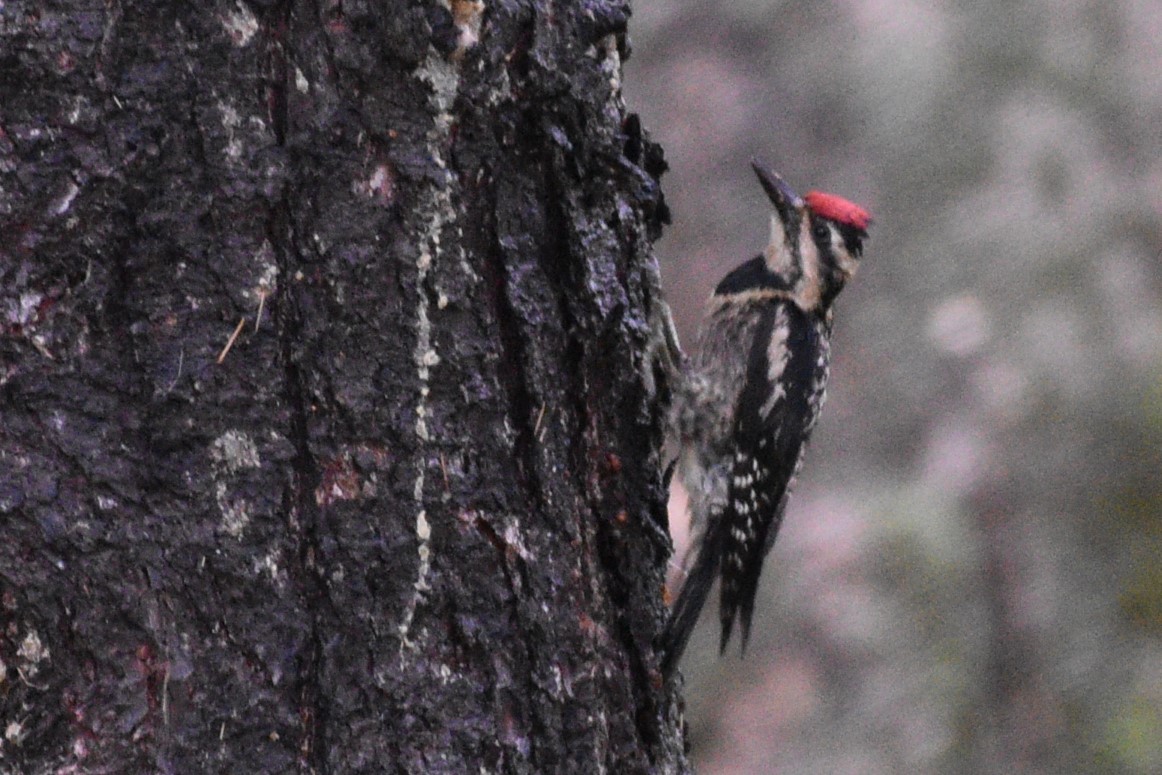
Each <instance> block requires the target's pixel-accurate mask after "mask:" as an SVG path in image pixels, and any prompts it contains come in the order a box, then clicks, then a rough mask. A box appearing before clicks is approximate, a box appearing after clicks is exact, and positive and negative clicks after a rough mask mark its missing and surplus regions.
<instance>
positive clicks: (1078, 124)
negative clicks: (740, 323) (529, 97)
mask: <svg viewBox="0 0 1162 775" xmlns="http://www.w3.org/2000/svg"><path fill="white" fill-rule="evenodd" d="M630 34H631V40H632V45H633V56H632V57H631V59H630V60H629V62H628V63H627V66H626V77H625V89H626V92H627V94H626V98H627V102H628V104H629V108H630V110H633V111H637V112H640V113H641V114H642V117H643V120H644V123H645V125H646V126H647V127H648V128H649V129H650V131H651V132H652V133H653V135H654V137H655V138H656V139H658V140H660V142H661V143H662V144H663V146H664V147H665V149H666V154H667V157H668V159H669V162H670V165H671V171H670V173H669V174H668V175H667V177H666V178H665V179H664V181H663V183H664V187H665V191H666V195H667V198H668V200H669V203H670V206H671V208H672V210H673V213H674V224H673V226H672V227H670V228H669V229H668V230H667V231H666V233H665V235H664V236H663V238H662V240H661V241H660V242H659V243H658V245H657V252H658V255H659V258H660V261H661V262H662V267H663V273H664V278H665V283H666V288H667V294H668V298H669V301H670V303H671V305H672V306H673V308H674V312H675V315H676V317H677V321H678V325H679V329H680V331H681V333H682V335H683V341H684V342H685V343H686V344H687V346H692V344H693V341H694V332H695V330H696V328H697V323H698V319H699V316H700V314H701V309H702V305H703V303H704V301H705V299H706V297H707V296H708V295H709V294H710V291H711V290H712V289H713V287H714V285H715V284H716V282H717V280H718V279H719V278H720V277H721V276H722V275H723V274H725V272H726V271H727V270H728V269H730V268H732V267H733V266H734V265H736V264H737V263H740V262H741V261H742V260H744V259H746V258H749V257H750V256H752V255H754V254H756V253H757V252H758V251H759V249H760V248H761V246H762V245H763V244H764V242H765V239H766V230H767V218H768V206H767V203H766V200H765V198H764V196H763V194H762V191H761V189H760V188H759V187H758V185H757V183H756V182H755V180H754V179H753V176H752V173H751V171H750V167H749V165H748V163H747V161H748V159H749V157H750V156H752V155H757V156H760V157H762V158H764V159H766V160H767V161H768V162H769V163H770V164H771V165H772V166H773V167H774V168H775V169H777V170H779V171H780V172H782V173H783V174H784V176H785V177H786V178H787V179H788V180H789V181H790V182H791V183H792V185H794V186H796V187H797V188H799V189H800V191H802V190H805V189H808V188H821V189H824V190H830V191H834V192H836V193H840V194H842V195H844V196H847V197H849V198H851V199H853V200H854V201H856V202H859V203H861V204H863V205H865V206H867V207H868V208H869V209H870V210H871V211H872V213H873V214H874V216H875V217H876V223H875V225H874V226H873V228H872V238H871V240H870V242H869V244H868V245H867V252H866V254H865V260H864V264H863V268H862V270H861V274H860V276H859V277H857V278H856V280H855V282H854V283H853V284H852V285H851V286H850V287H849V288H848V290H846V291H845V292H844V294H843V296H842V297H841V298H840V300H839V304H838V310H837V326H836V333H835V338H834V342H833V348H834V350H833V352H834V360H833V372H832V381H831V389H830V391H829V393H830V396H831V397H830V399H829V404H828V407H827V410H826V411H825V412H824V416H823V420H822V421H821V424H820V426H819V427H818V428H817V430H816V432H815V440H814V442H813V446H812V449H811V452H810V454H809V457H808V462H807V465H806V467H805V469H804V475H803V477H802V478H801V479H800V482H799V485H798V487H797V488H796V496H795V498H794V499H793V500H792V502H791V507H790V509H789V512H788V518H787V521H786V522H785V523H784V527H783V533H782V535H781V538H780V541H779V543H778V544H777V545H776V548H775V550H774V552H773V553H772V555H771V557H770V558H769V559H768V564H767V567H766V571H765V573H764V578H763V584H762V590H761V593H760V596H761V600H760V604H759V609H760V613H759V614H758V615H757V618H756V626H755V635H754V637H753V639H752V642H751V647H750V649H749V652H748V653H747V655H746V658H745V661H739V657H738V653H737V651H731V652H730V653H728V655H727V656H725V657H723V658H721V659H720V658H718V656H717V654H716V649H715V647H714V644H715V643H716V637H715V634H714V633H713V632H712V629H713V627H714V626H715V621H714V620H715V619H716V617H715V616H713V615H707V616H704V617H703V622H702V627H701V629H700V631H699V633H698V635H697V636H696V640H695V642H694V644H693V646H692V648H691V651H690V652H689V653H688V655H687V657H686V660H685V663H684V668H685V669H684V672H685V674H686V678H687V698H688V702H689V705H688V713H687V715H688V719H689V723H690V727H691V740H692V743H693V745H694V760H695V762H696V764H697V765H698V767H699V770H700V771H701V772H704V773H762V772H828V773H889V772H890V773H895V772H942V773H943V772H951V773H955V772H964V773H981V772H1007V773H1013V772H1020V773H1024V772H1044V773H1064V772H1109V773H1157V772H1162V519H1160V515H1162V3H1159V2H1158V1H1157V0H1028V1H1027V2H1019V3H1018V2H1011V1H1005V0H971V1H970V0H944V1H943V2H936V3H921V2H918V0H824V1H823V2H815V3H794V2H777V1H774V0H768V1H765V2H758V1H757V0H730V1H729V2H726V1H725V0H671V1H670V2H666V3H662V2H646V1H645V0H638V2H636V3H635V8H634V17H633V19H632V20H631V25H630ZM671 509H672V512H674V513H673V521H674V522H675V524H676V525H677V524H678V523H679V522H680V521H681V520H682V518H683V517H682V516H681V509H682V494H681V493H680V492H679V493H676V494H675V498H674V501H673V503H672V504H671ZM679 532H680V530H679Z"/></svg>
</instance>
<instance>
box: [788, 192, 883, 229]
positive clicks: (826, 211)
mask: <svg viewBox="0 0 1162 775" xmlns="http://www.w3.org/2000/svg"><path fill="white" fill-rule="evenodd" d="M803 200H804V201H805V202H807V207H809V208H811V212H813V213H815V214H816V215H819V216H822V217H823V218H829V219H830V220H833V221H835V222H836V223H842V224H845V225H847V226H851V227H853V228H856V229H859V230H860V231H867V227H868V226H870V225H871V222H872V217H871V213H869V212H868V211H867V210H865V209H863V208H862V207H860V206H859V205H857V204H855V203H854V202H849V201H847V200H846V199H844V198H843V197H841V196H836V195H835V194H825V193H823V192H822V191H808V192H807V193H806V195H804V197H803Z"/></svg>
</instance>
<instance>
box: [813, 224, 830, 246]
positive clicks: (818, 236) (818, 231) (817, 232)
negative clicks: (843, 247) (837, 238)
mask: <svg viewBox="0 0 1162 775" xmlns="http://www.w3.org/2000/svg"><path fill="white" fill-rule="evenodd" d="M811 236H812V237H814V238H815V241H816V242H824V243H826V242H830V241H831V227H830V226H828V225H827V224H826V223H824V222H823V221H817V222H816V223H815V225H814V226H812V227H811Z"/></svg>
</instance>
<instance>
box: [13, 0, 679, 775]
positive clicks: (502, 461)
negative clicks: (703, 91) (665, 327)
mask: <svg viewBox="0 0 1162 775" xmlns="http://www.w3.org/2000/svg"><path fill="white" fill-rule="evenodd" d="M627 15H628V9H627V8H626V6H625V5H624V4H623V3H619V2H598V1H597V0H593V1H592V2H589V1H587V2H579V3H573V4H563V3H551V2H548V0H537V1H533V0H527V1H526V2H516V1H514V2H500V1H499V0H497V1H494V2H489V3H488V4H487V7H485V8H484V10H483V15H482V18H481V16H480V13H479V8H478V7H477V6H475V5H474V4H472V3H464V2H459V1H458V2H455V3H453V8H451V9H449V8H447V7H444V6H443V5H441V4H440V3H439V2H435V1H434V0H433V2H428V3H411V2H403V1H402V0H396V1H395V2H377V3H362V2H338V1H337V0H335V1H334V2H320V3H310V2H284V3H279V2H257V1H256V2H249V3H247V2H233V0H230V1H227V0H219V2H213V3H206V4H193V3H176V2H175V3H168V4H166V3H156V2H148V3H147V2H115V1H114V2H108V3H91V4H84V3H79V2H73V3H68V2H60V3H51V2H46V3H33V2H27V3H21V2H16V3H12V2H9V3H5V4H4V5H3V7H2V8H0V229H2V231H0V314H2V318H0V413H2V424H0V531H2V536H3V538H2V541H0V660H2V663H3V670H0V722H2V724H0V726H3V729H0V733H3V738H2V739H0V769H2V768H7V769H12V770H15V771H20V772H41V771H45V772H47V771H54V772H55V771H62V772H63V771H73V770H70V769H69V768H70V767H73V768H75V769H76V770H79V771H84V772H152V771H160V772H180V773H187V772H288V771H303V772H307V771H310V772H319V773H337V772H361V771H365V772H381V771H399V772H480V771H488V772H596V771H599V770H600V769H602V768H607V769H608V770H609V771H616V772H644V771H676V770H680V769H683V768H684V763H683V759H682V754H681V749H680V736H679V732H678V730H677V728H676V724H675V722H674V719H673V714H672V712H671V710H670V708H671V702H672V698H670V697H668V696H667V695H666V694H665V690H664V689H663V688H662V686H661V682H660V680H659V675H658V673H657V670H656V655H655V654H654V653H653V651H652V648H651V645H650V644H651V640H652V638H653V636H654V634H655V632H656V630H657V627H658V625H659V619H660V617H661V616H662V614H663V606H662V601H661V594H660V593H661V589H662V580H663V568H664V564H665V560H666V556H667V554H668V547H667V546H666V542H665V539H664V519H665V517H664V511H663V509H664V493H663V491H662V487H661V483H660V478H659V466H658V456H657V451H656V450H657V447H658V442H659V417H658V410H657V408H656V407H657V402H656V401H655V398H654V396H653V395H652V393H651V392H650V389H649V388H648V385H649V384H650V382H651V376H652V375H651V371H652V370H653V367H652V366H651V364H650V363H649V362H648V358H647V356H646V350H647V348H646V343H647V336H648V333H649V320H650V310H651V308H652V304H653V299H651V292H652V291H653V290H654V289H655V288H656V286H655V285H654V284H653V280H652V279H651V278H653V277H654V276H655V275H654V272H653V266H652V258H650V256H649V241H650V240H651V239H652V238H654V237H656V235H657V230H658V227H659V223H660V221H661V219H663V218H664V205H662V203H661V197H660V194H659V193H658V189H657V180H656V179H657V176H658V175H659V174H660V172H661V167H662V166H663V165H662V164H661V162H660V155H659V154H658V152H657V151H656V149H654V148H653V147H652V146H651V145H650V144H649V143H648V141H645V140H643V139H642V138H641V136H640V131H639V130H638V128H637V125H636V121H634V120H632V119H631V120H629V121H626V120H625V113H624V108H623V106H622V104H621V102H620V96H619V91H618V84H617V79H618V78H619V77H620V62H619V48H618V47H619V42H622V44H623V41H621V37H620V36H621V33H622V31H623V30H624V25H625V19H626V16H627ZM477 24H479V25H480V26H479V28H478V29H477ZM477 31H478V36H477V34H476V33H477ZM476 37H478V42H476ZM622 53H624V52H622ZM239 326H240V328H238V327H239ZM235 334H236V336H233V337H232V335H235ZM228 342H232V344H230V345H229V346H228Z"/></svg>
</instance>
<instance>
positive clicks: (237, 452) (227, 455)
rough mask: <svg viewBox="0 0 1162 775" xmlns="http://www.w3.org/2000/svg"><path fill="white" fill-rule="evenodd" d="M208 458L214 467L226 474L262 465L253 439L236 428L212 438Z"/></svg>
mask: <svg viewBox="0 0 1162 775" xmlns="http://www.w3.org/2000/svg"><path fill="white" fill-rule="evenodd" d="M210 458H211V459H212V460H213V461H214V464H215V467H216V468H218V469H219V470H221V471H224V472H226V473H228V474H234V473H237V472H239V471H241V470H242V469H244V468H258V467H259V466H260V465H262V461H261V460H260V459H259V457H258V447H257V446H256V445H255V443H254V440H253V439H251V438H250V437H249V436H247V435H246V434H245V433H243V432H242V431H237V430H230V431H226V432H225V433H223V434H222V435H221V436H219V437H218V438H216V439H214V441H213V443H212V444H211V445H210Z"/></svg>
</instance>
